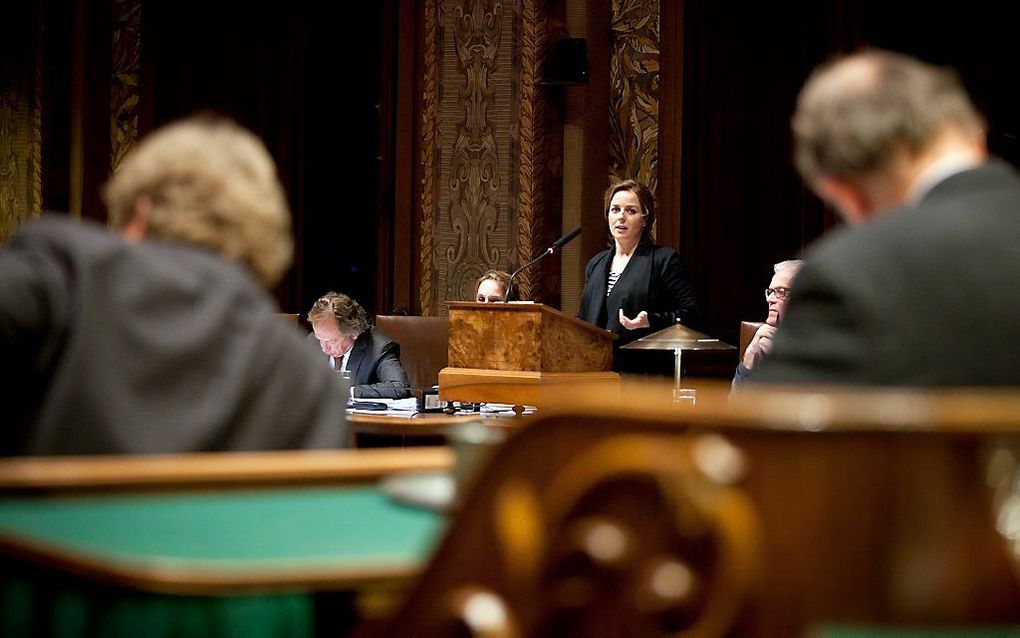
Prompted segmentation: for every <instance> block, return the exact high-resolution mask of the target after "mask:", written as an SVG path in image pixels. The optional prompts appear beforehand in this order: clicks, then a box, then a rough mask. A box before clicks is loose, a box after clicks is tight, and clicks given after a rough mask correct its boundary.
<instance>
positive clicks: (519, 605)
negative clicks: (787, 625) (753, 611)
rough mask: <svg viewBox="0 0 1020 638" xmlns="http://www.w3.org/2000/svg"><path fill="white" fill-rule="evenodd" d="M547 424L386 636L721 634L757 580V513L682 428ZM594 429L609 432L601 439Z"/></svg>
mask: <svg viewBox="0 0 1020 638" xmlns="http://www.w3.org/2000/svg"><path fill="white" fill-rule="evenodd" d="M598 421H599V420H598V419H595V420H594V421H592V420H590V419H589V418H588V417H584V418H570V417H564V418H558V417H553V418H547V419H543V420H541V421H540V422H539V423H536V424H534V425H533V426H530V427H527V428H526V429H525V430H524V431H523V432H522V433H521V434H519V435H516V436H514V437H512V438H511V439H510V440H509V441H508V442H507V443H505V444H504V446H503V447H502V448H500V449H499V451H498V454H497V458H496V460H495V462H494V463H492V464H491V465H489V466H488V467H486V468H485V470H484V471H483V473H482V475H481V476H480V478H479V481H478V483H477V484H476V488H475V489H472V490H470V491H469V492H468V493H467V495H466V499H465V500H464V502H463V504H462V506H461V508H460V511H459V513H458V514H457V516H456V517H455V520H454V521H453V524H452V527H451V530H450V533H449V535H448V536H447V537H446V539H445V540H444V542H443V543H442V545H441V546H440V547H439V549H438V552H437V553H436V555H435V557H434V559H433V561H432V563H431V565H430V566H429V567H428V569H427V570H426V572H425V573H424V575H423V577H422V579H421V580H420V582H419V583H418V584H417V586H416V587H415V588H414V590H413V591H412V593H411V594H410V596H409V597H408V598H407V599H406V601H405V602H404V603H403V605H402V606H401V608H400V610H399V611H398V613H397V614H396V615H395V616H394V617H393V618H392V619H391V620H389V621H387V622H383V623H380V624H379V625H376V626H374V627H368V628H366V634H368V635H379V636H394V635H422V636H460V635H501V636H516V635H522V636H570V635H575V636H641V635H648V636H653V635H656V636H657V635H662V634H664V633H672V632H677V631H681V630H684V631H690V632H693V635H723V634H725V633H726V632H728V631H730V630H731V629H732V628H733V627H734V626H735V623H736V622H737V620H738V618H739V615H740V612H741V610H742V608H743V603H744V601H745V600H746V597H747V594H748V592H749V591H750V588H751V584H752V582H753V580H754V576H755V574H756V571H757V543H758V540H757V524H756V519H755V515H754V513H753V511H752V508H751V505H750V502H749V501H748V500H747V499H746V498H745V497H744V496H743V495H741V494H740V493H739V492H738V491H737V490H735V489H733V488H731V487H730V486H729V485H727V484H726V483H725V482H724V481H719V480H716V479H713V478H712V477H710V476H709V475H707V474H705V473H704V472H703V471H702V470H701V469H699V467H698V464H697V463H696V462H695V460H694V456H693V452H692V450H693V449H695V448H697V446H699V445H701V444H702V443H703V441H702V440H701V439H700V438H695V439H693V440H692V439H690V438H688V437H686V436H684V435H683V434H682V432H681V430H679V429H677V428H675V427H672V426H668V425H667V426H664V427H663V426H659V427H652V428H649V427H648V426H647V424H643V423H639V422H629V423H627V422H622V423H621V422H614V423H613V424H612V425H611V426H610V424H609V423H605V422H598ZM593 430H594V431H597V432H599V434H593Z"/></svg>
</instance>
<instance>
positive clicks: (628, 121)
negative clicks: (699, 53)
mask: <svg viewBox="0 0 1020 638" xmlns="http://www.w3.org/2000/svg"><path fill="white" fill-rule="evenodd" d="M612 33H613V42H612V57H611V59H610V69H609V74H610V75H609V81H610V98H609V100H610V108H611V112H610V117H609V127H610V148H609V166H610V173H611V174H610V177H611V178H613V179H614V180H619V179H628V178H630V179H636V180H639V181H641V182H643V183H645V184H646V185H648V187H649V188H651V190H652V192H653V193H655V192H656V190H657V185H658V149H657V144H658V136H659V124H658V119H659V2H658V0H612Z"/></svg>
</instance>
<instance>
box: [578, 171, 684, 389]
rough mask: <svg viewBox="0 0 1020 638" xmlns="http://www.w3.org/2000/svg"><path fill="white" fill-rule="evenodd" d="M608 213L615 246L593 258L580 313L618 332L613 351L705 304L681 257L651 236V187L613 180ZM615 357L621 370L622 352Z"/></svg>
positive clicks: (599, 324) (610, 231) (581, 315)
mask: <svg viewBox="0 0 1020 638" xmlns="http://www.w3.org/2000/svg"><path fill="white" fill-rule="evenodd" d="M605 215H606V223H607V224H608V225H609V234H610V235H611V236H612V239H613V242H612V248H609V249H608V250H604V251H602V252H600V253H599V254H597V255H595V256H594V257H592V258H591V260H590V261H589V262H588V266H587V268H586V269H585V284H584V293H583V294H582V295H581V307H580V309H579V310H578V313H577V316H578V317H579V318H581V319H584V320H585V321H587V322H589V323H593V324H595V325H596V326H599V327H601V328H605V329H607V330H610V331H612V332H614V333H616V335H617V336H618V337H619V339H617V341H616V344H615V347H614V351H615V350H616V349H618V348H619V346H622V345H624V344H626V343H629V342H631V341H634V340H635V339H639V338H641V337H644V336H645V335H648V334H651V333H653V332H655V331H657V330H662V329H663V328H666V327H668V326H670V325H672V324H674V323H676V322H678V321H679V322H680V323H683V324H690V323H691V322H692V321H695V320H696V319H697V317H698V315H699V314H700V308H699V307H698V300H697V297H695V295H694V289H693V288H692V287H691V284H690V282H689V281H688V280H687V272H686V270H685V269H684V267H683V264H681V263H680V256H679V255H677V253H676V251H675V250H673V249H672V248H668V247H666V246H657V245H656V244H654V243H653V242H652V240H651V237H650V233H651V230H652V224H653V223H654V221H655V201H654V198H653V197H652V193H651V191H649V190H648V188H647V187H645V185H644V184H641V183H640V182H636V181H634V180H626V181H623V182H620V183H618V184H614V185H613V186H611V187H610V188H609V190H607V191H606V197H605ZM618 354H619V353H616V352H614V355H618ZM614 361H615V362H616V363H615V364H614V368H616V369H620V365H619V357H618V356H614Z"/></svg>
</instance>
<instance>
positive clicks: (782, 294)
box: [765, 286, 790, 301]
mask: <svg viewBox="0 0 1020 638" xmlns="http://www.w3.org/2000/svg"><path fill="white" fill-rule="evenodd" d="M773 294H774V295H775V296H776V299H780V300H782V299H786V295H788V294H790V289H789V288H783V287H782V286H780V287H778V288H766V289H765V300H766V301H768V298H769V295H773Z"/></svg>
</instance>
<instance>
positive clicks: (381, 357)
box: [347, 327, 411, 399]
mask: <svg viewBox="0 0 1020 638" xmlns="http://www.w3.org/2000/svg"><path fill="white" fill-rule="evenodd" d="M347 369H348V370H350V371H351V385H352V386H353V387H354V396H355V397H358V398H385V399H404V398H407V397H409V396H411V391H410V389H409V388H408V383H407V372H405V371H404V366H403V365H402V364H401V363H400V344H399V343H397V342H396V341H394V340H393V339H391V338H389V337H388V336H386V335H385V334H383V333H382V332H379V331H378V330H376V329H375V328H374V327H373V328H369V329H368V330H366V331H365V332H362V333H361V334H360V335H358V340H357V341H355V342H354V347H353V348H352V349H351V356H350V358H349V359H348V360H347Z"/></svg>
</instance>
